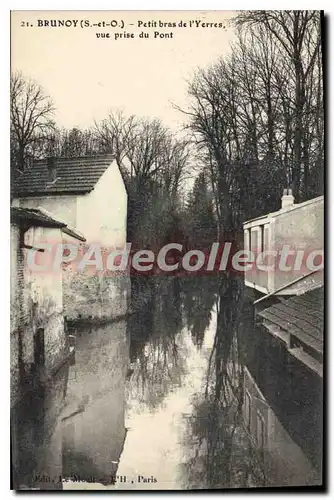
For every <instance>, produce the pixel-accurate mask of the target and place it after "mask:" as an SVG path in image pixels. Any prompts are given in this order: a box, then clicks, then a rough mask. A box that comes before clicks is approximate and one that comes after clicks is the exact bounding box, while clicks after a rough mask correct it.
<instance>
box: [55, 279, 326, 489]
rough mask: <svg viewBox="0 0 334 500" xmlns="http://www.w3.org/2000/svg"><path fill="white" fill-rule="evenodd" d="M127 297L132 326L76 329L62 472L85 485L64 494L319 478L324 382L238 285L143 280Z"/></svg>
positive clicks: (308, 481)
mask: <svg viewBox="0 0 334 500" xmlns="http://www.w3.org/2000/svg"><path fill="white" fill-rule="evenodd" d="M132 296H133V298H134V300H133V309H134V314H133V315H131V316H130V317H129V319H128V323H127V325H125V322H119V323H115V324H113V325H109V326H104V327H94V328H92V329H90V330H89V329H83V330H82V331H80V332H78V334H79V336H78V339H77V346H76V364H75V366H73V367H72V368H71V371H70V377H69V385H68V401H69V404H68V406H67V409H66V411H67V414H66V415H65V416H64V419H63V426H64V432H63V476H66V477H67V478H72V479H73V478H74V479H75V477H74V476H76V478H77V479H78V478H80V479H82V480H84V481H85V483H78V482H73V481H72V482H67V483H64V484H63V487H64V489H73V488H77V489H82V488H87V489H88V488H95V489H96V488H100V489H103V488H107V489H115V488H117V489H202V488H237V487H254V486H283V485H305V484H318V483H319V482H320V475H321V450H322V444H321V432H320V431H321V415H322V411H321V408H322V401H321V383H320V381H319V380H318V379H316V378H315V377H312V376H311V375H309V374H306V373H304V371H303V370H302V369H301V368H300V367H299V366H297V365H296V364H294V363H293V362H292V361H291V360H290V359H287V357H286V353H285V351H284V350H283V349H282V348H281V346H280V345H279V344H276V343H275V341H274V340H273V339H272V338H271V337H270V335H269V334H268V333H266V332H264V331H261V330H260V329H259V327H257V326H256V325H255V324H254V320H253V309H252V305H251V302H250V301H249V300H248V299H247V296H245V294H244V288H243V283H242V281H241V280H238V279H228V278H224V279H220V280H219V281H218V279H217V278H205V277H198V278H193V277H186V278H182V279H180V278H166V277H163V278H160V279H157V278H154V279H153V278H137V280H136V281H133V283H132ZM113 478H116V484H113V482H114V481H113ZM89 482H92V484H88V483H89ZM97 483H99V484H97Z"/></svg>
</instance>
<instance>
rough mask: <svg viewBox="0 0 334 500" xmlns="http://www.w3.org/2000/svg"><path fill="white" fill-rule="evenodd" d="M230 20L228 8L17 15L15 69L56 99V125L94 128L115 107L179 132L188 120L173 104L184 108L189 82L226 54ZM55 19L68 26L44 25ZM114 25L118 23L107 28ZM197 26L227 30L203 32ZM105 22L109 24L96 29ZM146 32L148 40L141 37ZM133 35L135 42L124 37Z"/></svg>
mask: <svg viewBox="0 0 334 500" xmlns="http://www.w3.org/2000/svg"><path fill="white" fill-rule="evenodd" d="M232 16H233V13H232V12H229V11H209V12H200V11H196V12H192V11H160V12H159V11H14V12H12V16H11V70H12V71H16V70H19V71H21V72H22V73H23V75H24V76H25V77H27V78H31V79H34V80H35V81H37V83H39V84H40V85H41V86H42V87H43V88H44V89H45V91H46V93H47V94H48V95H49V96H50V97H52V99H53V101H54V104H55V107H56V110H57V111H56V115H55V118H56V122H57V124H58V126H63V127H67V128H70V127H74V126H80V127H89V126H91V125H93V123H94V120H97V121H99V120H101V119H103V118H105V117H106V116H107V115H108V112H109V110H115V109H122V110H123V111H124V113H125V114H126V115H130V114H134V115H137V116H146V117H158V118H161V119H162V121H163V123H164V124H165V125H167V126H169V127H171V128H172V129H174V130H177V129H178V128H179V127H181V126H182V123H183V122H184V120H185V117H184V115H183V114H182V113H180V112H179V111H177V110H175V109H174V108H173V103H174V104H176V105H178V106H180V107H181V108H182V109H184V108H186V107H187V103H188V102H189V101H188V96H187V80H191V78H192V75H193V74H194V71H195V70H196V68H198V67H206V66H208V65H210V64H212V63H213V62H214V61H215V60H217V58H218V57H220V56H223V55H224V54H227V53H228V50H229V43H230V41H231V40H232V39H233V37H234V31H233V28H231V27H230V26H229V25H228V20H229V19H230V18H231V17H232ZM51 20H53V21H55V22H56V23H57V24H58V21H66V23H67V24H68V26H56V27H50V25H49V26H46V21H51ZM112 21H116V22H117V23H118V26H117V27H111V26H106V25H107V24H109V23H111V22H112ZM181 21H182V22H183V26H182V27H180V26H178V25H179V23H180V22H181ZM189 21H193V23H192V27H190V23H189ZM195 21H199V22H200V23H202V22H204V23H221V24H222V25H223V26H225V28H221V27H219V25H218V26H217V27H213V26H212V27H208V26H206V27H204V26H203V25H200V26H198V27H197V26H196V22H195ZM85 22H86V24H88V23H89V27H85ZM103 22H104V23H105V26H104V27H103V26H102V25H101V26H100V27H99V26H94V25H96V24H98V23H103ZM161 22H162V23H176V25H177V27H173V26H170V25H167V26H164V27H162V26H159V24H161ZM143 23H145V24H146V26H145V24H143ZM149 23H150V24H149ZM155 23H156V25H155ZM184 23H185V24H186V26H184ZM197 24H198V23H197ZM74 25H75V26H74ZM80 25H82V26H83V27H81V26H80ZM141 32H145V33H148V34H149V38H140V37H139V34H140V33H141ZM155 32H157V33H158V35H156V38H154V33H155ZM97 33H104V34H106V33H109V36H110V38H97ZM116 33H118V35H119V38H118V39H117V40H115V34H116ZM131 33H132V34H133V35H134V38H130V37H129V38H123V36H124V35H125V36H129V34H131ZM171 33H172V37H171V36H169V37H165V36H164V37H163V38H161V37H160V34H163V35H171ZM120 35H122V37H120Z"/></svg>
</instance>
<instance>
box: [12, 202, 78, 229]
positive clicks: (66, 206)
mask: <svg viewBox="0 0 334 500" xmlns="http://www.w3.org/2000/svg"><path fill="white" fill-rule="evenodd" d="M13 206H17V207H23V208H38V207H43V208H45V209H46V210H48V211H49V212H51V213H52V214H53V215H55V216H56V218H59V220H61V221H64V222H66V223H67V224H70V225H71V226H74V227H75V225H76V220H77V196H75V195H73V196H67V195H61V196H59V195H58V196H54V195H52V196H41V197H34V196H33V197H32V196H29V197H26V198H15V199H14V200H13Z"/></svg>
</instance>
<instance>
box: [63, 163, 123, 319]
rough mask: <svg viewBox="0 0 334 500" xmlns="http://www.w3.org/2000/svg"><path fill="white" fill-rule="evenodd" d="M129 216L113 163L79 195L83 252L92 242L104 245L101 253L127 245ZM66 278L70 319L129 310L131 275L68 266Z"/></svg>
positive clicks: (66, 297)
mask: <svg viewBox="0 0 334 500" xmlns="http://www.w3.org/2000/svg"><path fill="white" fill-rule="evenodd" d="M126 218H127V193H126V190H125V186H124V182H123V179H122V177H121V174H120V172H119V169H118V167H117V165H116V164H115V163H112V165H111V166H110V167H109V168H108V169H107V170H106V172H105V173H104V174H103V175H102V177H101V178H100V180H99V181H98V183H97V184H96V186H95V188H94V190H93V191H92V192H91V193H88V194H87V195H84V196H80V197H78V201H77V221H76V228H77V229H79V230H80V231H81V232H82V233H83V234H84V236H85V237H86V239H87V243H85V244H83V245H82V246H81V248H82V251H81V252H82V253H81V255H82V254H84V252H85V250H84V249H86V250H87V249H88V247H89V245H90V244H97V251H99V249H100V248H101V250H102V255H103V254H104V255H108V254H109V253H110V252H112V251H113V250H115V249H116V248H124V247H125V244H126V223H127V220H126ZM104 252H105V253H104ZM103 259H104V260H103V262H104V263H105V258H104V257H103ZM64 280H65V281H64V282H65V283H66V285H65V286H64V307H65V314H66V316H67V317H68V319H75V318H78V317H81V318H104V319H107V318H110V319H113V318H117V317H120V316H123V315H125V314H126V312H127V307H128V305H127V297H128V294H129V290H130V279H129V276H127V275H121V274H119V275H116V274H111V273H105V272H96V270H95V268H94V267H91V268H89V266H87V267H86V268H85V269H84V270H83V271H77V272H71V269H69V268H68V269H67V271H65V272H64Z"/></svg>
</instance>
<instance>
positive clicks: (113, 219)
mask: <svg viewBox="0 0 334 500" xmlns="http://www.w3.org/2000/svg"><path fill="white" fill-rule="evenodd" d="M126 216H127V193H126V190H125V186H124V182H123V179H122V176H121V174H120V171H119V169H118V167H117V165H116V163H115V162H113V163H112V164H111V165H110V167H109V168H108V169H107V170H106V171H105V172H104V174H103V175H102V176H101V178H100V179H99V181H98V182H97V184H96V186H95V188H94V190H93V191H91V192H90V193H88V194H86V195H83V196H79V197H78V208H77V221H76V227H77V229H78V230H79V231H82V232H83V234H84V235H85V237H86V239H87V243H99V244H100V245H103V246H106V247H107V248H108V249H110V248H111V249H113V248H117V247H123V246H124V245H125V243H126Z"/></svg>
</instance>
